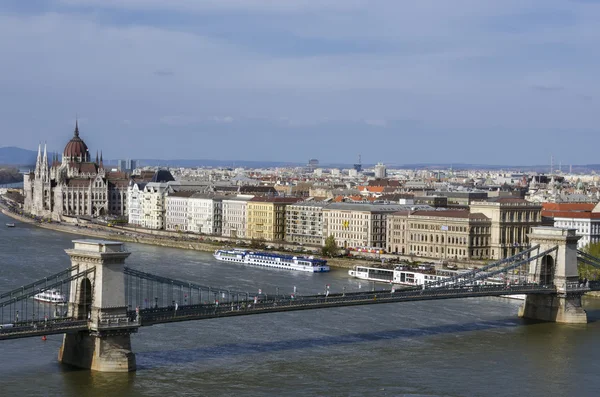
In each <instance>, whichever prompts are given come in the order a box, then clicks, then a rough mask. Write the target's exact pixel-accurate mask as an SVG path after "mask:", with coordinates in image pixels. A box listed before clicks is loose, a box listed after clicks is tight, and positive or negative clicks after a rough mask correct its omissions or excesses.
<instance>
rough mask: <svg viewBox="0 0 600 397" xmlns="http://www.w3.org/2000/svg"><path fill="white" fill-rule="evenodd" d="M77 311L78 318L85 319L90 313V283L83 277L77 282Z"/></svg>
mask: <svg viewBox="0 0 600 397" xmlns="http://www.w3.org/2000/svg"><path fill="white" fill-rule="evenodd" d="M77 305H78V308H77V313H78V317H79V319H80V320H84V319H87V318H89V317H90V316H91V313H92V283H91V282H90V279H89V278H87V277H85V278H84V279H83V280H81V282H80V283H79V302H77Z"/></svg>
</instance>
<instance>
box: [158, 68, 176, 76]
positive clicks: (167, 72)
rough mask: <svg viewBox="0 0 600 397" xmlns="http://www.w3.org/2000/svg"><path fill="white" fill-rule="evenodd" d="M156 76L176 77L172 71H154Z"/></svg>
mask: <svg viewBox="0 0 600 397" xmlns="http://www.w3.org/2000/svg"><path fill="white" fill-rule="evenodd" d="M154 74H155V75H156V76H160V77H168V76H174V75H175V72H174V71H172V70H171V69H158V70H155V71H154Z"/></svg>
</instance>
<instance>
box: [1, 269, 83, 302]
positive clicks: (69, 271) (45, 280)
mask: <svg viewBox="0 0 600 397" xmlns="http://www.w3.org/2000/svg"><path fill="white" fill-rule="evenodd" d="M78 271H79V265H75V266H71V267H69V268H67V269H65V270H62V271H60V272H58V273H55V274H53V275H51V276H48V277H44V278H43V279H41V280H37V281H34V282H33V283H30V284H27V285H24V286H22V287H19V288H16V289H14V290H12V291H9V292H5V293H2V294H0V299H4V298H6V297H12V296H13V295H15V294H18V293H20V292H23V291H24V290H29V289H35V288H36V287H37V286H40V285H42V284H43V285H44V286H45V285H47V284H48V281H49V280H50V281H51V280H53V279H59V278H61V277H63V276H64V275H66V274H72V273H73V272H78Z"/></svg>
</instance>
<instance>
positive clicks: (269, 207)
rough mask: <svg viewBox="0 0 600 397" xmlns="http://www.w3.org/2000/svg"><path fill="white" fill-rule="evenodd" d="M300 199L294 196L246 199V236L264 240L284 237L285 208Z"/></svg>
mask: <svg viewBox="0 0 600 397" xmlns="http://www.w3.org/2000/svg"><path fill="white" fill-rule="evenodd" d="M300 200H301V199H299V198H295V197H255V198H253V199H252V200H250V201H248V205H247V207H246V213H247V215H248V222H247V223H246V237H247V238H251V239H255V240H264V241H282V240H284V238H285V208H286V207H287V206H288V205H290V204H294V203H296V202H298V201H300Z"/></svg>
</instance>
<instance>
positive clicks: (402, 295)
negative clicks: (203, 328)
mask: <svg viewBox="0 0 600 397" xmlns="http://www.w3.org/2000/svg"><path fill="white" fill-rule="evenodd" d="M528 293H529V294H531V293H535V294H554V293H556V289H554V288H549V287H540V286H537V285H523V286H513V287H510V288H505V287H498V286H493V287H489V286H482V287H463V288H452V289H442V288H436V289H429V290H427V289H426V290H412V291H403V292H401V291H396V292H392V291H391V290H382V291H372V292H368V293H350V294H335V295H329V296H325V295H317V296H304V297H301V298H298V299H290V298H285V299H271V300H261V301H259V302H257V303H256V304H255V303H253V302H252V301H250V302H246V301H241V302H230V303H227V304H221V305H215V304H210V305H206V304H205V305H189V306H178V307H177V310H176V309H175V307H173V306H169V307H162V308H160V307H159V308H151V309H142V310H140V313H139V315H140V322H141V325H142V326H149V325H154V324H162V323H170V322H177V321H192V320H204V319H211V318H219V317H236V316H245V315H251V314H262V313H277V312H287V311H297V310H310V309H322V308H331V307H345V306H357V305H372V304H383V303H396V302H414V301H425V300H436V299H456V298H474V297H485V296H500V295H521V294H528ZM130 315H131V316H135V312H131V313H130Z"/></svg>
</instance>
